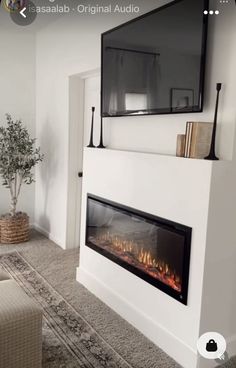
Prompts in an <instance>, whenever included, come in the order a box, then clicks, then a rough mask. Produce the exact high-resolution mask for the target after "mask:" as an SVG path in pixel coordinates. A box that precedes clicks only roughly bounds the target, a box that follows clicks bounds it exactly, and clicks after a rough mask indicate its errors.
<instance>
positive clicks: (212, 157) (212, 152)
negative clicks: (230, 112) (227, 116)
mask: <svg viewBox="0 0 236 368" xmlns="http://www.w3.org/2000/svg"><path fill="white" fill-rule="evenodd" d="M221 86H222V83H217V84H216V90H217V95H216V108H215V116H214V123H213V129H212V137H211V147H210V152H209V155H208V156H206V157H205V160H215V161H216V160H219V158H218V157H217V156H216V154H215V144H216V127H217V115H218V106H219V95H220V90H221Z"/></svg>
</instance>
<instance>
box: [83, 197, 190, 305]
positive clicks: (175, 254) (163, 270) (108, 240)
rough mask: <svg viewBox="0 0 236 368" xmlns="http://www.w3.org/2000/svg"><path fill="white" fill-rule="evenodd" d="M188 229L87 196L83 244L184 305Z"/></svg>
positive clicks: (188, 252) (187, 265)
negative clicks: (84, 239) (84, 241)
mask: <svg viewBox="0 0 236 368" xmlns="http://www.w3.org/2000/svg"><path fill="white" fill-rule="evenodd" d="M191 232H192V229H191V228H190V227H188V226H185V225H181V224H178V223H176V222H173V221H169V220H166V219H163V218H160V217H157V216H154V215H151V214H148V213H145V212H142V211H139V210H136V209H133V208H130V207H127V206H124V205H121V204H118V203H115V202H112V201H109V200H106V199H104V198H100V197H97V196H94V195H92V194H88V196H87V221H86V245H87V246H88V247H90V248H92V249H93V250H95V251H96V252H98V253H100V254H102V255H103V256H105V257H107V258H108V259H110V260H111V261H113V262H115V263H117V264H118V265H120V266H122V267H123V268H125V269H126V270H128V271H130V272H132V273H133V274H135V275H136V276H138V277H140V278H141V279H143V280H145V281H146V282H148V283H150V284H151V285H153V286H155V287H157V288H158V289H160V290H162V291H163V292H165V293H166V294H168V295H170V296H171V297H173V298H175V299H177V300H178V301H180V302H181V303H183V304H185V305H186V304H187V295H188V279H189V263H190V248H191Z"/></svg>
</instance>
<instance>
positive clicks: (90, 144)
mask: <svg viewBox="0 0 236 368" xmlns="http://www.w3.org/2000/svg"><path fill="white" fill-rule="evenodd" d="M94 112H95V107H94V106H93V107H92V122H91V132H90V141H89V144H88V145H87V147H90V148H94V147H95V145H94V144H93V125H94Z"/></svg>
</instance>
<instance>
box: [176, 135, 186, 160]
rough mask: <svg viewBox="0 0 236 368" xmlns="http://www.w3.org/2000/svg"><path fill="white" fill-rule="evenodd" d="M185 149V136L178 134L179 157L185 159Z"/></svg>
mask: <svg viewBox="0 0 236 368" xmlns="http://www.w3.org/2000/svg"><path fill="white" fill-rule="evenodd" d="M184 148H185V134H178V135H177V144H176V156H177V157H184Z"/></svg>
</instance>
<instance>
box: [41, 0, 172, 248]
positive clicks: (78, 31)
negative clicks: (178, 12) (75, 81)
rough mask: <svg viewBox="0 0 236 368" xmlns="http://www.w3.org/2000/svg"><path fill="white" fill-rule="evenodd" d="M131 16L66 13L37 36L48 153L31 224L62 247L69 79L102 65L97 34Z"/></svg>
mask: <svg viewBox="0 0 236 368" xmlns="http://www.w3.org/2000/svg"><path fill="white" fill-rule="evenodd" d="M166 2H168V1H159V2H158V4H160V5H161V4H163V3H166ZM90 3H91V4H93V3H94V4H97V2H96V1H91V2H90ZM107 3H109V1H107ZM121 3H126V4H130V3H129V1H128V0H124V1H122V2H121ZM135 3H137V4H139V5H140V9H141V12H142V13H145V12H147V11H149V10H151V9H153V8H155V7H156V6H157V2H156V1H155V0H150V1H148V3H145V4H144V3H143V2H142V1H141V0H137V1H135ZM103 5H105V2H104V4H103ZM135 16H137V14H118V13H117V14H116V15H114V16H113V15H111V14H109V15H104V14H103V15H93V16H91V15H90V16H89V15H81V16H78V14H77V15H76V16H73V15H71V16H70V17H69V18H68V17H66V16H64V17H63V18H61V19H60V20H58V21H56V22H54V23H53V24H51V25H50V26H48V27H46V28H45V29H43V30H42V31H40V32H38V34H37V45H36V47H37V51H36V73H37V75H36V96H37V102H36V133H37V137H38V138H39V142H40V145H41V146H42V150H43V151H44V152H45V153H46V156H45V160H44V162H43V164H42V166H40V167H39V168H38V169H37V181H36V204H35V222H36V224H37V226H38V227H39V228H40V229H41V230H43V231H44V232H45V233H46V234H49V236H50V237H51V238H52V239H53V240H55V241H56V242H57V243H58V244H60V245H61V246H62V247H66V223H67V211H66V209H67V191H68V182H67V173H68V151H69V149H68V141H69V137H68V131H69V127H68V126H69V77H70V76H72V75H74V74H79V73H84V72H86V71H89V70H93V69H97V68H98V67H100V35H101V33H102V32H103V31H106V30H108V29H110V28H112V27H114V26H116V25H118V24H120V23H122V22H124V21H126V20H128V19H129V18H131V17H135ZM89 108H91V106H90V107H89Z"/></svg>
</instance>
